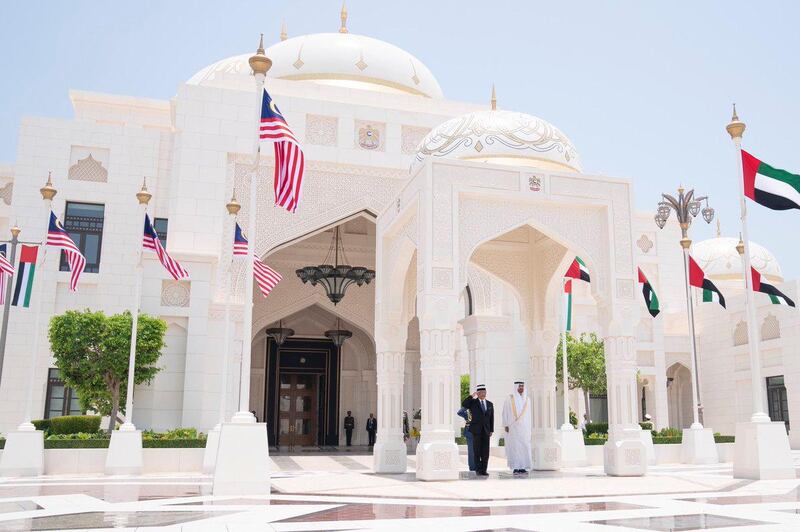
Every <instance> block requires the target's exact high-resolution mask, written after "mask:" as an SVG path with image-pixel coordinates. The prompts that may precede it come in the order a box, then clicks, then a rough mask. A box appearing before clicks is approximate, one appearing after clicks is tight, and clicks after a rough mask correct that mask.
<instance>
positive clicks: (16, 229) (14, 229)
mask: <svg viewBox="0 0 800 532" xmlns="http://www.w3.org/2000/svg"><path fill="white" fill-rule="evenodd" d="M21 232H22V229H20V228H19V226H18V225H17V224H16V223H14V227H12V228H11V236H12V237H14V238H17V237H18V236H19V234H20V233H21Z"/></svg>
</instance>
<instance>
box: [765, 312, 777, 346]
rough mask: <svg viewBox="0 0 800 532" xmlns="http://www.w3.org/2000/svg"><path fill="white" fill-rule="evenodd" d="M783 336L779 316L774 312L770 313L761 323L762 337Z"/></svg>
mask: <svg viewBox="0 0 800 532" xmlns="http://www.w3.org/2000/svg"><path fill="white" fill-rule="evenodd" d="M780 337H781V324H780V322H779V321H778V318H776V317H775V316H773V315H772V314H768V315H767V317H766V318H764V322H763V323H762V324H761V339H762V340H773V339H775V338H780Z"/></svg>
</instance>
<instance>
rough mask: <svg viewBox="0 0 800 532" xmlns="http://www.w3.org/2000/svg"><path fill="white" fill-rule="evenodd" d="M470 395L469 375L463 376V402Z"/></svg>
mask: <svg viewBox="0 0 800 532" xmlns="http://www.w3.org/2000/svg"><path fill="white" fill-rule="evenodd" d="M468 395H470V392H469V375H462V376H461V400H462V401H463V400H464V398H465V397H466V396H468Z"/></svg>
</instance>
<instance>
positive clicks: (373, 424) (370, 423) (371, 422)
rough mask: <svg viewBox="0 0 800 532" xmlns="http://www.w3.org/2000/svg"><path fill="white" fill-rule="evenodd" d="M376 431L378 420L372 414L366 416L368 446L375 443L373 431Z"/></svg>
mask: <svg viewBox="0 0 800 532" xmlns="http://www.w3.org/2000/svg"><path fill="white" fill-rule="evenodd" d="M377 431H378V420H377V419H376V418H375V416H373V415H372V414H370V415H369V418H367V434H368V435H369V446H370V447H372V446H373V445H375V433H376V432H377Z"/></svg>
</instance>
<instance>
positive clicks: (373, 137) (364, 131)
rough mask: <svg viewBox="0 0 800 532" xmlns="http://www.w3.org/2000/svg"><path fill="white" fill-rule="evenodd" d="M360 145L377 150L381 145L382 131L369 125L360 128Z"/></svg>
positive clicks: (366, 148)
mask: <svg viewBox="0 0 800 532" xmlns="http://www.w3.org/2000/svg"><path fill="white" fill-rule="evenodd" d="M358 145H359V146H361V147H362V148H364V149H365V150H376V149H378V148H379V147H380V145H381V133H380V131H378V130H377V129H375V128H374V127H372V126H370V125H367V126H364V127H362V128H361V129H359V130H358Z"/></svg>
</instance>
